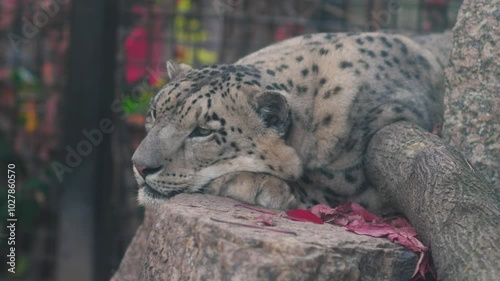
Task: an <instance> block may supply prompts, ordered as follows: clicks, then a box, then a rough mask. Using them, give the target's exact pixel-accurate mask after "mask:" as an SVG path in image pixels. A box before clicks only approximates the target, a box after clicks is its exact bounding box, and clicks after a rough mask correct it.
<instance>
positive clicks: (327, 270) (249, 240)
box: [112, 194, 418, 281]
mask: <svg viewBox="0 0 500 281" xmlns="http://www.w3.org/2000/svg"><path fill="white" fill-rule="evenodd" d="M235 204H238V202H236V201H234V200H231V199H228V198H222V197H214V196H208V195H198V194H195V195H192V194H191V195H190V194H180V195H178V196H176V197H174V198H173V199H172V200H170V201H169V202H167V203H166V204H165V205H164V206H163V207H162V208H161V209H159V210H157V212H156V213H154V214H152V215H150V216H149V218H148V219H147V220H146V221H145V223H144V224H143V225H142V227H141V228H140V229H139V230H138V233H137V234H136V237H135V238H134V241H133V242H132V244H131V246H130V247H129V250H128V251H127V253H126V255H125V258H124V260H123V261H122V264H121V265H120V268H119V270H118V271H117V273H116V274H115V276H114V277H113V279H112V280H113V281H118V280H121V281H128V280H134V281H135V280H171V281H174V280H245V281H251V280H287V281H288V280H409V279H410V278H411V275H412V273H413V270H414V266H415V265H416V262H417V260H418V256H417V255H416V254H415V253H413V252H410V251H408V250H406V249H404V248H402V247H401V246H398V245H396V244H393V243H391V242H389V241H388V240H385V239H380V238H371V237H367V236H361V235H356V234H353V233H350V232H348V231H347V230H345V229H343V228H341V227H338V226H334V225H330V224H323V225H318V224H312V223H308V222H295V221H291V220H288V219H285V218H282V217H279V216H273V219H274V222H275V223H276V225H275V226H272V227H267V228H269V229H280V230H286V231H291V232H294V233H296V235H293V234H287V233H277V232H272V231H269V230H261V229H254V228H248V227H243V226H238V225H234V224H230V223H226V222H218V221H215V220H213V219H216V220H222V221H227V222H236V223H242V224H249V225H256V222H255V221H254V219H255V218H256V217H258V216H260V215H262V214H261V213H258V212H255V211H252V210H249V209H246V208H242V207H237V206H235ZM276 212H277V213H280V212H279V211H276ZM144 235H146V236H148V235H149V237H144ZM145 238H146V239H145ZM143 241H146V245H144V242H143Z"/></svg>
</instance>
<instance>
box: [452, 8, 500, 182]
mask: <svg viewBox="0 0 500 281" xmlns="http://www.w3.org/2000/svg"><path fill="white" fill-rule="evenodd" d="M499 26H500V1H499V0H493V1H492V0H465V1H464V2H463V4H462V8H461V9H460V12H459V15H458V20H457V24H456V25H455V28H454V29H453V31H454V46H453V52H452V55H451V60H450V64H449V66H448V69H447V70H446V78H447V81H448V85H447V88H448V90H447V93H446V96H445V106H446V109H445V120H446V121H445V135H446V137H447V138H449V142H450V144H451V145H453V146H454V147H456V148H457V149H458V150H459V151H461V152H462V153H463V154H464V155H465V157H466V158H467V159H468V160H469V161H470V163H471V164H472V165H473V166H474V167H475V168H476V169H477V170H479V171H480V172H481V173H482V174H483V175H484V176H485V177H486V179H487V180H488V181H489V182H490V183H491V184H493V185H494V186H496V187H497V188H499V189H500V121H499V120H500V49H499V47H498V42H500V31H499V30H500V29H499V28H500V27H499Z"/></svg>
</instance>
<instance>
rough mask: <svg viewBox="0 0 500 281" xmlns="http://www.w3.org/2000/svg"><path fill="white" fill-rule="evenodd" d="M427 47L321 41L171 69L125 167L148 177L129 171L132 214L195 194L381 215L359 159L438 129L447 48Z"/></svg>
mask: <svg viewBox="0 0 500 281" xmlns="http://www.w3.org/2000/svg"><path fill="white" fill-rule="evenodd" d="M443 38H445V39H443V40H448V41H449V42H451V39H450V38H449V36H448V35H446V36H445V35H443ZM417 41H418V42H421V43H422V44H424V45H425V38H420V39H418V40H417ZM433 42H435V41H433ZM424 45H421V44H419V43H417V42H416V41H414V40H412V39H409V38H407V37H404V36H400V35H390V34H383V33H361V34H346V33H340V34H332V33H327V34H314V35H306V36H301V37H296V38H293V39H289V40H286V41H283V42H280V43H277V44H274V45H271V46H269V47H267V48H264V49H262V50H260V51H257V52H255V53H253V54H250V55H248V56H247V57H245V58H242V59H241V60H239V61H238V62H236V63H235V64H226V65H224V64H223V65H211V66H206V67H202V68H199V69H192V68H190V67H189V66H186V65H177V64H175V63H171V62H170V63H168V66H167V68H168V72H169V76H170V78H171V82H170V83H169V84H168V85H166V86H165V87H164V88H163V89H162V90H161V91H160V92H159V93H158V94H157V95H156V96H155V97H154V98H153V99H152V100H151V103H150V113H149V115H148V118H147V124H146V129H147V131H148V134H147V136H146V137H145V139H144V140H143V141H142V143H141V144H140V146H139V147H138V148H137V151H136V152H135V154H134V156H133V162H134V165H135V166H136V167H147V169H146V170H145V171H146V172H147V173H145V174H146V176H145V177H143V176H141V175H139V173H138V170H137V168H136V167H134V171H135V175H136V179H137V182H138V184H139V186H140V187H141V188H140V190H139V200H140V202H142V203H144V204H147V205H151V206H154V205H157V204H160V203H161V202H163V200H164V199H168V198H170V197H171V196H173V195H175V194H178V193H197V192H203V193H209V194H215V195H221V196H228V197H232V198H235V199H238V200H241V201H243V202H246V203H250V204H258V205H263V206H266V207H270V208H279V209H285V208H293V207H304V206H310V205H313V204H317V203H328V204H330V205H336V204H339V203H342V202H346V201H350V200H353V201H357V202H359V203H361V204H363V205H364V206H366V207H367V208H368V209H370V210H372V211H374V212H379V213H380V212H385V211H387V208H386V207H387V206H385V202H384V199H383V198H380V197H379V196H378V193H377V191H376V189H375V188H373V187H372V185H371V184H370V182H369V181H368V180H367V178H366V177H365V174H364V152H365V149H366V147H367V143H368V141H369V140H370V138H371V137H372V136H373V134H375V133H376V132H377V131H378V130H379V129H380V128H382V127H384V126H386V125H388V124H391V123H394V122H397V121H401V120H406V121H410V122H413V123H415V124H418V125H419V126H421V127H422V128H424V129H426V130H429V131H431V130H432V129H433V127H434V125H435V124H437V123H439V122H440V121H442V114H443V92H444V90H443V87H444V82H443V81H444V77H443V65H444V63H445V60H446V58H447V56H448V52H449V47H446V48H443V49H439V50H438V49H435V48H434V49H433V48H429V49H428V48H426V47H425V46H424ZM431 50H432V52H434V54H433V53H432V52H431Z"/></svg>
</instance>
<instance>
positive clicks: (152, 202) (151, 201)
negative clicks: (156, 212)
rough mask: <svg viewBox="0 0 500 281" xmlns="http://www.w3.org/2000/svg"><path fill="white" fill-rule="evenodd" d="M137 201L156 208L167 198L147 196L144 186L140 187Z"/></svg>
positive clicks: (142, 204) (141, 204)
mask: <svg viewBox="0 0 500 281" xmlns="http://www.w3.org/2000/svg"><path fill="white" fill-rule="evenodd" d="M137 201H139V205H140V206H144V207H148V208H152V209H156V208H158V207H159V206H160V205H161V203H163V202H165V200H162V199H155V198H152V197H150V196H147V195H146V194H144V188H141V189H139V191H138V192H137Z"/></svg>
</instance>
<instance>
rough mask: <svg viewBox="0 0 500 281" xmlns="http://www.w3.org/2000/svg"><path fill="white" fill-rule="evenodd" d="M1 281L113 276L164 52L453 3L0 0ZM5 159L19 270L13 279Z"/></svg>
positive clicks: (353, 26) (236, 45)
mask: <svg viewBox="0 0 500 281" xmlns="http://www.w3.org/2000/svg"><path fill="white" fill-rule="evenodd" d="M0 3H1V4H0V162H1V167H2V169H4V170H3V171H1V172H0V178H1V182H2V183H1V184H0V185H1V186H6V188H5V189H3V188H2V189H1V193H0V208H1V211H0V226H1V230H0V252H1V256H0V263H1V264H2V270H1V271H0V280H11V279H12V280H40V281H43V280H57V281H63V280H73V281H77V280H82V281H87V280H88V281H90V280H108V279H109V278H110V276H111V275H112V273H113V272H114V270H116V269H117V267H118V265H119V263H120V260H121V258H122V256H123V254H124V252H125V250H126V248H127V245H128V244H129V243H130V241H131V239H132V237H133V235H134V232H135V230H136V229H137V227H138V225H139V224H140V223H141V220H142V214H143V210H141V208H139V207H137V204H136V186H135V181H134V179H133V174H132V169H131V163H130V158H131V156H132V153H133V151H134V149H135V148H136V147H137V146H138V144H139V143H140V141H141V139H142V138H143V136H144V130H143V123H144V114H145V112H146V109H147V103H148V100H149V98H150V97H151V96H152V95H153V94H154V93H155V92H156V91H157V90H158V89H159V88H161V87H162V85H164V84H165V82H166V81H165V78H166V74H165V66H164V65H165V61H166V60H167V59H173V60H175V61H177V62H183V63H187V64H191V65H194V66H200V65H205V64H213V63H222V62H224V63H231V62H234V61H236V60H237V59H238V58H240V57H242V56H244V55H246V54H248V53H250V52H253V51H255V50H257V49H259V48H261V47H263V46H266V45H268V44H270V43H272V42H276V41H280V40H284V39H287V38H290V37H293V36H296V35H300V34H305V33H314V32H338V31H374V30H394V31H398V32H405V33H429V32H439V31H443V30H445V29H450V28H451V27H452V26H453V24H454V22H455V18H456V15H457V12H458V9H459V7H460V4H461V1H459V0H407V1H403V0H401V1H398V0H352V1H348V0H300V1H299V0H252V1H250V0H205V1H202V0H163V1H160V0H108V1H102V0H37V1H35V0H0ZM8 164H14V165H15V172H16V194H15V197H16V202H15V215H16V218H17V219H18V220H17V223H16V252H15V254H16V273H15V274H10V273H9V274H8V273H7V271H6V270H3V269H4V268H6V266H5V264H6V262H7V261H8V260H7V257H6V256H7V253H8V251H7V250H8V245H7V238H8V235H9V233H8V232H7V230H6V226H5V224H7V218H8V217H7V216H8V209H9V207H8V204H7V177H6V175H7V174H6V170H7V165H8Z"/></svg>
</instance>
